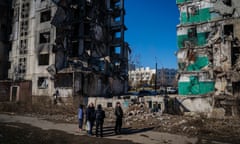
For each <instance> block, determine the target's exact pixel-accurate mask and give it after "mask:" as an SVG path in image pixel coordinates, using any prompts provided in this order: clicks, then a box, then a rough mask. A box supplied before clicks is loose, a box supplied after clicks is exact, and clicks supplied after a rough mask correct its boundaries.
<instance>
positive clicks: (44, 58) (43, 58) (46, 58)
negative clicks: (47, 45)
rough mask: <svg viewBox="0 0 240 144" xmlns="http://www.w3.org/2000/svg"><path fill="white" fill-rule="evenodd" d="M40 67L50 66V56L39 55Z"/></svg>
mask: <svg viewBox="0 0 240 144" xmlns="http://www.w3.org/2000/svg"><path fill="white" fill-rule="evenodd" d="M38 65H49V54H39V56H38Z"/></svg>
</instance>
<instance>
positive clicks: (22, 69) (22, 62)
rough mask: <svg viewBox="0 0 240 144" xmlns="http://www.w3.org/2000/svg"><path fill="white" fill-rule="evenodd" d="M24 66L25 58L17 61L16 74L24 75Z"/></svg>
mask: <svg viewBox="0 0 240 144" xmlns="http://www.w3.org/2000/svg"><path fill="white" fill-rule="evenodd" d="M26 64H27V62H26V58H20V59H19V64H18V72H19V73H22V74H24V73H26Z"/></svg>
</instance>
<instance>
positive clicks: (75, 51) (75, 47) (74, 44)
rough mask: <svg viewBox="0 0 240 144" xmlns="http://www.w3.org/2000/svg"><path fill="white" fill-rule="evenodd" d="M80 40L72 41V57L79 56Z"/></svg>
mask: <svg viewBox="0 0 240 144" xmlns="http://www.w3.org/2000/svg"><path fill="white" fill-rule="evenodd" d="M78 44H79V42H78V41H74V42H72V52H71V56H72V57H78V53H79V51H78V49H79V46H78Z"/></svg>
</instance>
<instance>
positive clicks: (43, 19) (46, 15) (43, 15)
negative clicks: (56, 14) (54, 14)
mask: <svg viewBox="0 0 240 144" xmlns="http://www.w3.org/2000/svg"><path fill="white" fill-rule="evenodd" d="M50 19H51V11H50V10H48V11H44V12H41V14H40V22H41V23H42V22H46V21H50Z"/></svg>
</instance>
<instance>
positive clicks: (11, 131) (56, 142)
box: [0, 123, 134, 144]
mask: <svg viewBox="0 0 240 144" xmlns="http://www.w3.org/2000/svg"><path fill="white" fill-rule="evenodd" d="M0 144H134V143H133V142H130V141H124V140H113V139H105V138H96V137H86V136H79V135H72V134H67V133H65V132H62V131H57V130H42V129H40V128H36V127H32V126H30V125H26V124H19V123H7V124H6V123H0Z"/></svg>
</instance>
